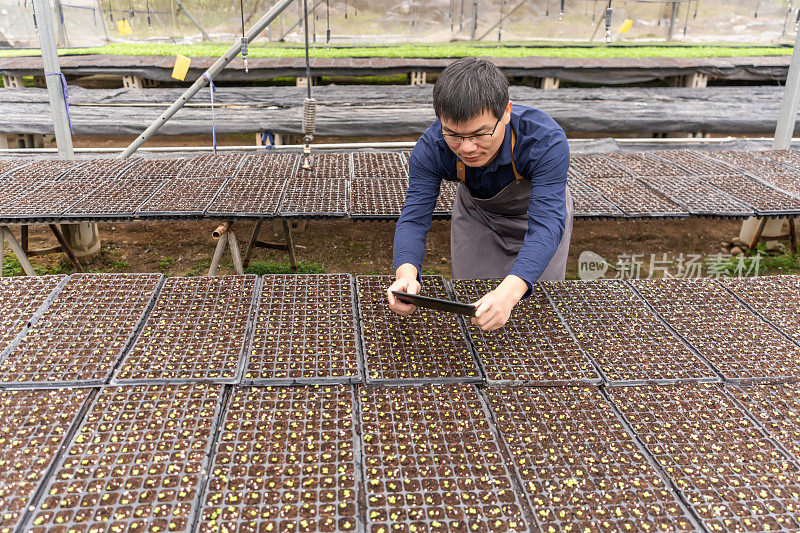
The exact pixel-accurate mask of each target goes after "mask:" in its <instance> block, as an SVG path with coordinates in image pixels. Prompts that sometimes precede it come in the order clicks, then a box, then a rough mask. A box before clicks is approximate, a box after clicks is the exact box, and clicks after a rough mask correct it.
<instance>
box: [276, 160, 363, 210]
mask: <svg viewBox="0 0 800 533" xmlns="http://www.w3.org/2000/svg"><path fill="white" fill-rule="evenodd" d="M298 172H302V171H298ZM347 182H348V180H346V179H339V178H314V177H303V174H298V177H297V178H295V179H293V180H289V183H288V184H287V186H286V192H285V193H284V194H283V201H282V202H281V206H280V209H279V211H280V213H281V215H282V216H285V217H325V216H327V217H343V216H345V215H346V214H347V206H348V204H349V202H348V194H347Z"/></svg>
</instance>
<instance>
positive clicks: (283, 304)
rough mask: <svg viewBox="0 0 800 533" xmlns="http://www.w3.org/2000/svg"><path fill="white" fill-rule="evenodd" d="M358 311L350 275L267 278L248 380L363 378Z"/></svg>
mask: <svg viewBox="0 0 800 533" xmlns="http://www.w3.org/2000/svg"><path fill="white" fill-rule="evenodd" d="M353 306H354V303H353V286H352V278H351V277H350V276H349V275H347V274H323V275H297V276H294V275H292V276H265V278H264V285H263V293H262V295H261V300H260V307H259V311H258V318H257V319H256V324H255V328H254V334H253V343H252V346H251V348H250V355H249V358H248V362H247V368H246V370H245V378H246V379H248V380H259V379H284V380H286V379H291V380H295V379H297V380H304V381H307V380H311V381H313V380H314V379H320V378H322V379H340V380H348V379H356V378H358V376H359V368H358V352H357V349H356V343H357V338H356V326H355V319H354V309H353Z"/></svg>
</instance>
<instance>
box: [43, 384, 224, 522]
mask: <svg viewBox="0 0 800 533" xmlns="http://www.w3.org/2000/svg"><path fill="white" fill-rule="evenodd" d="M221 395H222V387H221V386H218V385H210V384H193V385H147V386H145V385H142V386H136V387H106V388H104V389H102V390H101V391H100V392H99V393H98V396H97V399H96V400H95V403H94V405H93V406H92V408H91V410H90V411H89V413H88V414H87V415H86V418H85V419H84V422H83V424H82V425H81V427H80V429H79V430H78V432H77V434H76V436H75V438H74V439H73V441H72V443H71V444H70V446H69V449H68V450H67V452H66V455H65V456H64V458H63V460H62V463H61V464H60V465H59V466H58V468H57V470H56V474H55V475H54V477H53V478H52V479H51V480H50V481H49V483H48V485H47V487H46V490H45V492H44V496H43V497H42V499H41V500H40V503H39V505H38V509H36V510H35V511H34V513H33V514H32V517H31V519H30V521H29V523H28V530H29V531H32V532H36V533H43V532H45V531H53V530H58V529H62V528H63V530H68V529H70V528H73V527H75V528H81V529H82V530H85V531H94V530H98V531H101V530H102V531H107V530H109V531H113V530H114V529H115V528H119V529H120V530H137V529H142V530H144V529H147V530H148V531H157V532H165V531H184V530H188V529H189V526H190V525H191V521H192V517H193V515H194V513H195V511H196V505H197V498H198V497H199V491H200V483H201V480H202V475H203V467H204V465H205V461H206V456H207V454H208V453H209V451H210V449H209V448H210V445H211V437H212V434H213V429H214V424H215V420H216V417H217V413H218V408H219V405H218V404H219V398H220V396H221Z"/></svg>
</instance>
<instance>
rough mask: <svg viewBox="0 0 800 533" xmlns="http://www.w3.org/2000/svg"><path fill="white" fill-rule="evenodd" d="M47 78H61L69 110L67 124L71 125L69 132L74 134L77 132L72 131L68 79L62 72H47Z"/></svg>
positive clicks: (65, 103) (65, 101) (65, 102)
mask: <svg viewBox="0 0 800 533" xmlns="http://www.w3.org/2000/svg"><path fill="white" fill-rule="evenodd" d="M44 75H45V76H61V89H62V90H63V91H64V105H65V106H66V108H67V123H68V124H69V131H70V133H72V134H74V133H75V132H74V131H72V117H70V116H69V92H68V91H67V78H65V77H64V75H63V74H62V73H61V72H45V73H44Z"/></svg>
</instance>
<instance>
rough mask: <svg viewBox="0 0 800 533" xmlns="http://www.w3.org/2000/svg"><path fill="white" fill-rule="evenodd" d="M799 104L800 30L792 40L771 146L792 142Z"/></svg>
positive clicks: (785, 145)
mask: <svg viewBox="0 0 800 533" xmlns="http://www.w3.org/2000/svg"><path fill="white" fill-rule="evenodd" d="M798 104H800V31H798V32H797V37H796V38H795V41H794V51H793V52H792V61H791V63H790V64H789V73H788V74H787V75H786V89H785V90H784V93H783V100H781V111H780V114H779V115H778V126H777V127H776V128H775V140H774V141H773V144H772V148H773V149H775V150H787V149H788V148H789V145H790V144H791V142H792V134H793V133H794V125H795V122H796V121H797V106H798Z"/></svg>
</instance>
